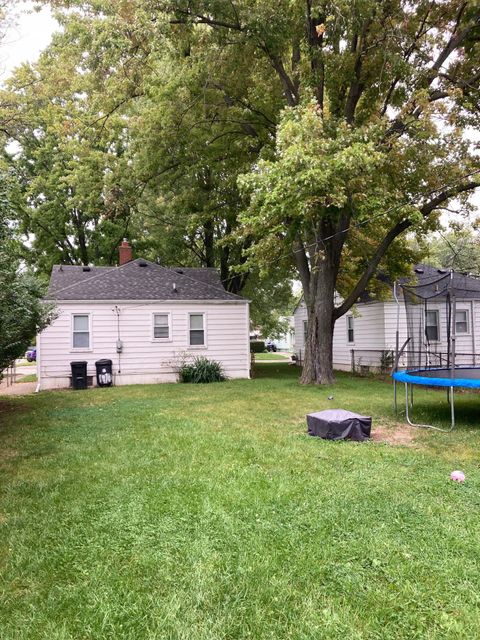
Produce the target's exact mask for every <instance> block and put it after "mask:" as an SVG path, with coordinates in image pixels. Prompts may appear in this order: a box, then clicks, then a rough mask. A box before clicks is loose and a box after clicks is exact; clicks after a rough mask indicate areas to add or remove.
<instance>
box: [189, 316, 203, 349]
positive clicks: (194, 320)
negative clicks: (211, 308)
mask: <svg viewBox="0 0 480 640" xmlns="http://www.w3.org/2000/svg"><path fill="white" fill-rule="evenodd" d="M189 333H190V346H193V347H195V346H204V345H205V314H204V313H191V314H190V315H189Z"/></svg>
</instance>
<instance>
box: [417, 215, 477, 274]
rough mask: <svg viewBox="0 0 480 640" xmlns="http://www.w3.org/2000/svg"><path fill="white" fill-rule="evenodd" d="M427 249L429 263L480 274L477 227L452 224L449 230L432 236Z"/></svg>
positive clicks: (426, 260)
mask: <svg viewBox="0 0 480 640" xmlns="http://www.w3.org/2000/svg"><path fill="white" fill-rule="evenodd" d="M427 249H428V256H427V257H426V259H425V262H426V263H427V264H431V265H433V266H435V267H441V268H444V269H454V270H455V271H460V272H465V273H472V274H475V275H479V274H480V234H479V232H478V230H476V229H473V228H471V227H467V226H464V225H462V224H452V225H451V227H450V230H449V231H446V232H445V233H442V234H441V235H438V236H436V237H434V238H432V239H431V240H430V242H429V243H428V245H427Z"/></svg>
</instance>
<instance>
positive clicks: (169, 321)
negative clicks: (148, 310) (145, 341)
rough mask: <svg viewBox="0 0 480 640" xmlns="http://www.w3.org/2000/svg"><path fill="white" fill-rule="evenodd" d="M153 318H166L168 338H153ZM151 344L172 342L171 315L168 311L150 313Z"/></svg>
mask: <svg viewBox="0 0 480 640" xmlns="http://www.w3.org/2000/svg"><path fill="white" fill-rule="evenodd" d="M155 316H167V318H168V338H156V337H155ZM152 342H172V314H171V313H170V311H152Z"/></svg>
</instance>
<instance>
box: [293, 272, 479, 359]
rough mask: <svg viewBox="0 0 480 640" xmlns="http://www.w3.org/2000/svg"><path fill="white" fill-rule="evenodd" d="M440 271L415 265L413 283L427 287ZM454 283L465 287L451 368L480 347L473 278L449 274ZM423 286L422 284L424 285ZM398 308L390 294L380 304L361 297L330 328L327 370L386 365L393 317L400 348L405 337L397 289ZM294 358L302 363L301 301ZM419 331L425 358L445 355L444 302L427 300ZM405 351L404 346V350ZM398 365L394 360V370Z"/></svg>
mask: <svg viewBox="0 0 480 640" xmlns="http://www.w3.org/2000/svg"><path fill="white" fill-rule="evenodd" d="M442 273H445V271H442V270H438V269H435V268H434V267H429V266H427V265H417V266H416V267H415V276H416V280H417V282H418V283H422V282H427V283H428V282H429V280H433V279H434V278H435V277H437V278H438V277H439V275H440V274H442ZM455 278H456V281H459V280H460V279H461V283H464V282H468V294H467V291H466V289H467V287H466V285H465V284H461V285H459V286H458V288H459V289H463V288H464V287H465V294H464V297H463V298H462V297H461V295H459V296H458V297H457V300H456V317H455V332H456V352H457V358H456V362H457V364H462V363H465V364H471V363H472V358H473V363H474V364H475V363H476V360H477V359H478V360H479V364H480V357H478V356H477V355H476V353H477V347H478V346H480V281H479V280H478V279H476V278H470V277H468V278H466V277H465V276H463V275H461V274H458V275H457V274H456V275H455ZM425 286H427V285H425ZM399 299H400V306H398V305H397V303H396V302H395V300H394V298H393V292H392V295H391V297H390V298H389V299H387V300H386V301H378V300H372V299H371V298H369V297H368V296H367V295H365V296H363V297H362V299H361V301H359V302H357V304H355V305H354V307H353V308H352V309H350V311H349V312H348V313H347V314H346V315H345V316H343V317H341V318H339V319H338V320H337V322H336V323H335V330H334V335H333V365H334V368H335V369H340V370H347V371H351V370H357V371H358V370H360V371H361V370H373V369H378V368H381V367H382V365H386V366H387V367H388V365H389V364H390V363H391V360H392V353H393V352H394V351H395V343H396V330H397V313H399V342H400V346H402V344H403V343H404V341H405V340H406V338H407V315H406V311H405V305H404V301H403V299H402V296H401V291H400V290H399ZM294 318H295V353H296V354H297V356H299V358H300V361H301V360H303V354H304V349H305V336H306V328H307V309H306V306H305V303H304V301H303V299H302V300H301V301H300V303H299V304H298V306H297V308H296V310H295V313H294ZM424 324H425V329H424V330H425V332H428V335H429V350H430V353H432V352H437V353H438V354H439V356H440V355H441V354H446V352H447V349H448V345H447V330H446V327H447V310H446V306H445V302H442V301H441V300H437V301H435V300H434V301H432V303H431V304H430V305H429V307H428V310H427V311H426V314H425V319H424ZM407 350H408V346H407ZM402 364H403V361H402V360H401V361H400V365H402Z"/></svg>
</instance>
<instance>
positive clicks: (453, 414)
mask: <svg viewBox="0 0 480 640" xmlns="http://www.w3.org/2000/svg"><path fill="white" fill-rule="evenodd" d="M410 386H412V385H410ZM450 389H451V416H452V424H451V426H450V429H441V428H440V427H434V426H433V425H431V424H417V423H415V422H412V421H411V420H410V414H409V413H408V400H409V398H408V382H405V417H406V419H407V422H408V424H409V425H410V426H411V427H418V428H420V429H434V430H435V431H444V432H449V431H452V430H453V428H454V426H455V413H454V407H453V387H450Z"/></svg>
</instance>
